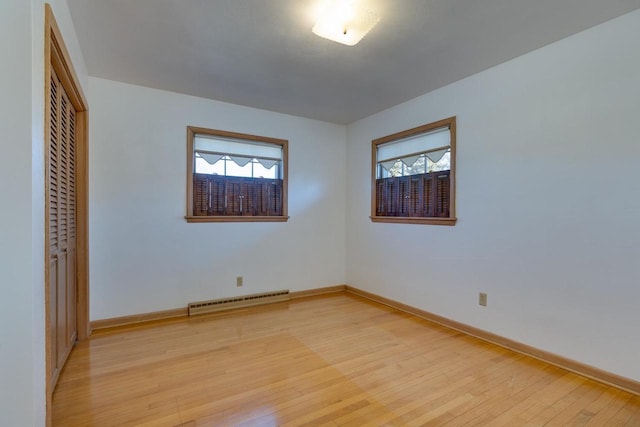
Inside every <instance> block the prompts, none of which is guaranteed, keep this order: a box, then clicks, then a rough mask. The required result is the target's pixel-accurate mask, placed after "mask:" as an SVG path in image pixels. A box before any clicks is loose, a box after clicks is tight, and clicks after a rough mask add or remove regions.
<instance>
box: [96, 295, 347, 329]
mask: <svg viewBox="0 0 640 427" xmlns="http://www.w3.org/2000/svg"><path fill="white" fill-rule="evenodd" d="M344 290H345V285H336V286H327V287H324V288H315V289H307V290H304V291H295V292H291V293H290V294H289V295H290V297H291V299H299V298H307V297H312V296H316V295H324V294H329V293H334V292H344ZM188 314H189V312H188V310H187V308H186V307H185V308H174V309H171V310H163V311H154V312H151V313H142V314H133V315H131V316H122V317H113V318H110V319H101V320H94V321H92V322H91V330H92V331H98V330H101V329H110V328H118V327H122V326H130V325H135V324H138V323H146V322H154V321H158V320H165V319H172V318H175V317H186V316H188Z"/></svg>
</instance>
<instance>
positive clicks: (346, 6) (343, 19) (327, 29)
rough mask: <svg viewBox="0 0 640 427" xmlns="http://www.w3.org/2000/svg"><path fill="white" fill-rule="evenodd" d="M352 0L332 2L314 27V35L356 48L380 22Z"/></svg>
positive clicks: (377, 17) (371, 13)
mask: <svg viewBox="0 0 640 427" xmlns="http://www.w3.org/2000/svg"><path fill="white" fill-rule="evenodd" d="M354 3H355V2H354V1H352V0H331V1H330V2H329V3H328V4H327V6H326V7H325V8H324V9H323V10H322V12H321V13H320V17H319V18H318V20H317V21H316V24H315V25H314V26H313V29H312V31H313V32H314V34H316V35H318V36H320V37H324V38H325V39H329V40H332V41H334V42H338V43H342V44H345V45H347V46H354V45H355V44H357V43H358V42H359V41H360V40H362V38H363V37H364V36H365V35H366V34H367V33H368V32H369V31H370V30H371V29H372V28H373V27H375V25H376V24H377V23H378V21H380V17H379V16H378V15H377V14H376V13H374V12H371V11H368V10H365V9H363V8H361V7H357V6H356V5H355V4H354Z"/></svg>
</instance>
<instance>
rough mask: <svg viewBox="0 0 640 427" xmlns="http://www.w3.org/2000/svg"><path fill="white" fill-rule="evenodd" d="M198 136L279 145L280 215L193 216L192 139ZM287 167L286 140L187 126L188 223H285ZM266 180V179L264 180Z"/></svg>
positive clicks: (286, 214)
mask: <svg viewBox="0 0 640 427" xmlns="http://www.w3.org/2000/svg"><path fill="white" fill-rule="evenodd" d="M198 134H204V135H211V136H217V137H222V138H233V139H237V140H244V141H247V143H251V142H260V143H268V144H273V145H279V146H280V147H281V148H282V215H273V216H250V215H247V216H241V215H206V216H205V215H194V214H193V180H194V171H195V151H194V138H195V136H196V135H198ZM288 166H289V141H288V140H286V139H279V138H271V137H266V136H260V135H250V134H245V133H238V132H229V131H225V130H219V129H208V128H202V127H196V126H187V214H186V215H185V219H186V221H187V222H188V223H201V222H286V221H287V220H288V219H289V216H288V209H287V206H288V203H287V199H288ZM266 179H268V178H266Z"/></svg>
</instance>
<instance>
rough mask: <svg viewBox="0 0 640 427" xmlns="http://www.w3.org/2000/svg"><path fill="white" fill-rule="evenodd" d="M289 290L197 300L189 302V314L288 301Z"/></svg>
mask: <svg viewBox="0 0 640 427" xmlns="http://www.w3.org/2000/svg"><path fill="white" fill-rule="evenodd" d="M290 299H291V297H290V295H289V290H288V289H286V290H284V291H274V292H264V293H261V294H253V295H244V296H239V297H231V298H221V299H214V300H210V301H198V302H191V303H189V306H188V308H189V316H195V315H198V314H206V313H215V312H217V311H223V310H230V309H232V308H241V307H251V306H253V305H260V304H270V303H272V302H282V301H289V300H290Z"/></svg>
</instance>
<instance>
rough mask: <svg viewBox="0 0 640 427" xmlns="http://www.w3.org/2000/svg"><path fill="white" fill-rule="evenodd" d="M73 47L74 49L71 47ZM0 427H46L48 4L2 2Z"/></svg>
mask: <svg viewBox="0 0 640 427" xmlns="http://www.w3.org/2000/svg"><path fill="white" fill-rule="evenodd" d="M52 9H53V11H54V13H55V14H56V17H57V18H58V24H59V26H60V30H61V32H62V33H63V36H64V38H65V40H66V41H67V43H69V44H70V52H71V56H72V60H73V62H74V64H75V65H76V67H77V68H78V73H79V75H80V78H81V80H84V81H86V72H85V71H84V70H85V67H84V62H83V59H82V57H81V55H80V54H79V51H78V49H77V39H76V36H75V31H74V29H73V26H72V25H71V24H70V20H69V13H68V10H67V5H66V2H65V1H64V0H55V1H53V2H52ZM74 46H75V47H74ZM0 51H1V52H3V56H4V57H6V58H10V59H11V61H10V65H8V64H4V66H2V67H0V93H2V101H0V129H2V132H3V138H2V139H1V140H0V144H1V146H2V148H1V151H2V156H0V174H1V177H0V194H2V197H3V203H2V209H0V288H1V289H2V298H1V299H0V336H2V339H1V340H0V384H2V386H1V387H0V425H2V426H5V425H6V426H39V425H44V423H45V374H44V372H45V365H44V363H45V356H44V343H45V328H44V92H43V87H44V2H43V1H41V0H32V1H24V0H9V1H6V0H5V1H3V2H1V3H0Z"/></svg>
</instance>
